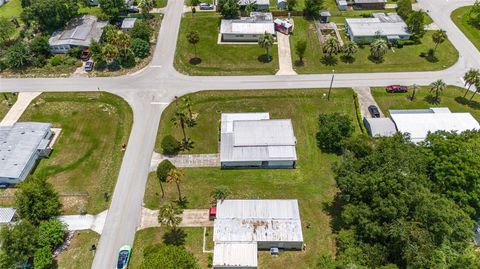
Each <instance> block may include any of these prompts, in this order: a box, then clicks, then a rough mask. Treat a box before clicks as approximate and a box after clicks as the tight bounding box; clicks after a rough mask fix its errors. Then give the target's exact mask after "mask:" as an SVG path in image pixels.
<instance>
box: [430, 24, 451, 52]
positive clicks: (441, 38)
mask: <svg viewBox="0 0 480 269" xmlns="http://www.w3.org/2000/svg"><path fill="white" fill-rule="evenodd" d="M445 40H447V32H446V31H445V30H442V29H439V30H437V31H435V32H434V33H433V35H432V41H433V43H435V48H434V49H433V51H434V52H435V51H437V47H438V45H440V44H442V43H443V42H445Z"/></svg>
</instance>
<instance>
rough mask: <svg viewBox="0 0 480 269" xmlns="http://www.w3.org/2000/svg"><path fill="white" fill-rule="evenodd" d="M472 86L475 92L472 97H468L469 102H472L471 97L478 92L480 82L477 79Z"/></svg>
mask: <svg viewBox="0 0 480 269" xmlns="http://www.w3.org/2000/svg"><path fill="white" fill-rule="evenodd" d="M474 84H475V91H474V92H473V94H472V97H470V100H469V101H472V99H473V97H475V94H477V92H479V91H480V80H479V79H477V80H476V81H475V82H474Z"/></svg>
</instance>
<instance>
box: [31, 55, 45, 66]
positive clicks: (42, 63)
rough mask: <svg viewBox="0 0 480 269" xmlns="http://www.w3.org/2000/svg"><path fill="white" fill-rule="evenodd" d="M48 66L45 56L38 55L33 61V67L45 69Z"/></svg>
mask: <svg viewBox="0 0 480 269" xmlns="http://www.w3.org/2000/svg"><path fill="white" fill-rule="evenodd" d="M46 64H47V58H45V56H43V55H38V56H35V57H33V59H32V66H35V67H44V66H45V65H46Z"/></svg>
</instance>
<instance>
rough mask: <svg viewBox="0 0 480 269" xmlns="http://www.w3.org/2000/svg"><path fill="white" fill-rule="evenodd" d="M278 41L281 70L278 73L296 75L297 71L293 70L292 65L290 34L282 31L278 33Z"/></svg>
mask: <svg viewBox="0 0 480 269" xmlns="http://www.w3.org/2000/svg"><path fill="white" fill-rule="evenodd" d="M277 41H278V65H279V67H280V70H278V72H277V74H276V75H277V76H278V75H296V74H297V72H295V70H293V65H292V54H291V52H290V39H289V35H284V34H282V33H277Z"/></svg>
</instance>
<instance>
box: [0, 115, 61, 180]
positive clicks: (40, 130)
mask: <svg viewBox="0 0 480 269" xmlns="http://www.w3.org/2000/svg"><path fill="white" fill-rule="evenodd" d="M52 138H53V132H52V130H51V124H50V123H41V122H17V123H15V124H14V125H13V126H2V127H0V184H8V185H10V184H17V183H19V182H21V181H23V180H24V179H25V178H26V177H27V176H28V174H30V172H31V170H32V169H33V168H34V167H35V165H36V163H37V160H38V159H40V158H43V157H48V156H49V155H50V152H51V148H50V142H51V140H52Z"/></svg>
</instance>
